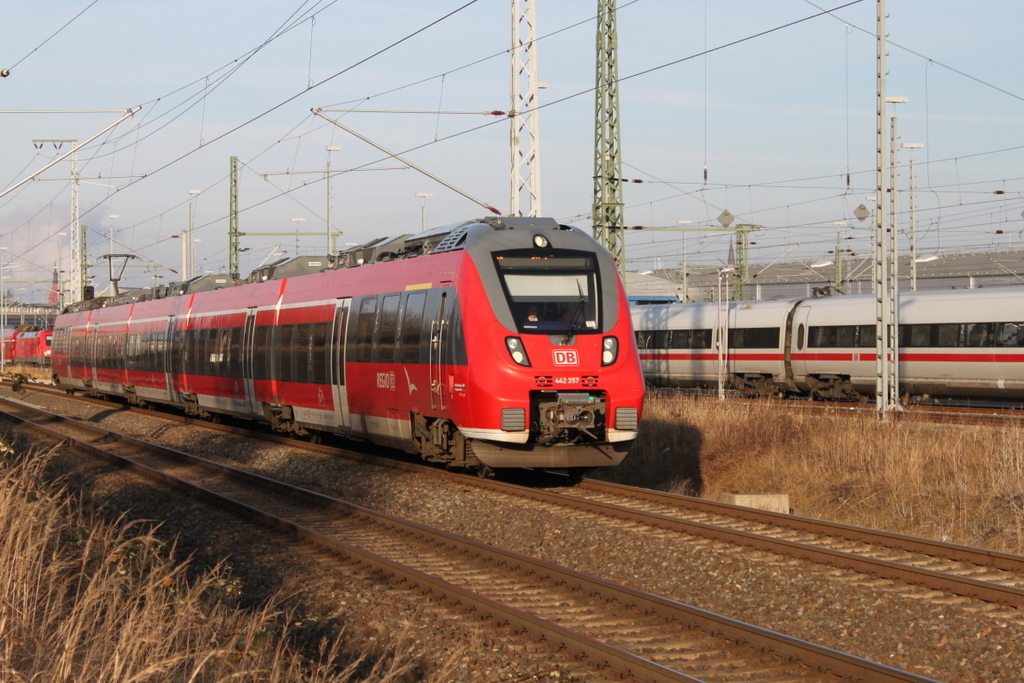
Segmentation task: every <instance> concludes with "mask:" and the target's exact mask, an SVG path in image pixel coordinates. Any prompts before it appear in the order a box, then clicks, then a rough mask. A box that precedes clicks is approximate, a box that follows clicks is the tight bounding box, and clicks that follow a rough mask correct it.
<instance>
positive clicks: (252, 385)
mask: <svg viewBox="0 0 1024 683" xmlns="http://www.w3.org/2000/svg"><path fill="white" fill-rule="evenodd" d="M242 381H243V383H244V384H245V402H246V406H247V408H248V410H249V412H250V413H253V414H256V415H259V414H261V413H262V411H263V407H262V406H261V405H260V401H259V400H258V399H257V398H256V308H255V307H253V308H250V309H249V310H248V311H246V316H245V326H244V327H243V328H242Z"/></svg>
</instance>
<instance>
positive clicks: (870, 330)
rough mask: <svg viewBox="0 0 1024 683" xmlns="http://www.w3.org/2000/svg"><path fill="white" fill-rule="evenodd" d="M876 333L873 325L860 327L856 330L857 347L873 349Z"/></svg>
mask: <svg viewBox="0 0 1024 683" xmlns="http://www.w3.org/2000/svg"><path fill="white" fill-rule="evenodd" d="M876 332H877V330H876V328H875V326H874V325H860V326H859V327H858V328H857V346H859V347H860V348H862V349H867V348H872V349H873V348H874V347H875V333H876Z"/></svg>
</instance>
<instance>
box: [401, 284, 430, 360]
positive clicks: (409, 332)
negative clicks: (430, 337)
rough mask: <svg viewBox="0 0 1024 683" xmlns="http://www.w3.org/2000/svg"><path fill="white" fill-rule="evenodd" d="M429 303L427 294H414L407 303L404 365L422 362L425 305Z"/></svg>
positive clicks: (404, 321)
mask: <svg viewBox="0 0 1024 683" xmlns="http://www.w3.org/2000/svg"><path fill="white" fill-rule="evenodd" d="M426 301H427V293H426V292H413V293H411V294H409V296H408V298H407V299H406V301H405V314H404V315H403V316H402V352H401V360H402V362H403V363H418V362H420V337H421V336H422V334H423V305H424V304H425V303H426Z"/></svg>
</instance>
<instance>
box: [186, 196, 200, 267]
mask: <svg viewBox="0 0 1024 683" xmlns="http://www.w3.org/2000/svg"><path fill="white" fill-rule="evenodd" d="M188 194H189V197H188V272H186V273H183V276H184V278H185V279H186V280H190V279H192V278H193V277H195V274H196V243H195V228H196V195H198V194H199V190H189V191H188Z"/></svg>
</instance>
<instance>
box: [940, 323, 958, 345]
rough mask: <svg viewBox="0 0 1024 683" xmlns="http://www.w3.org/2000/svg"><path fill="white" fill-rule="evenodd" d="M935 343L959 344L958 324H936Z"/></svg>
mask: <svg viewBox="0 0 1024 683" xmlns="http://www.w3.org/2000/svg"><path fill="white" fill-rule="evenodd" d="M935 327H936V328H937V330H936V334H935V345H936V346H944V347H947V348H948V347H952V346H959V344H960V326H959V325H957V324H954V323H944V324H941V325H936V326H935Z"/></svg>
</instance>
